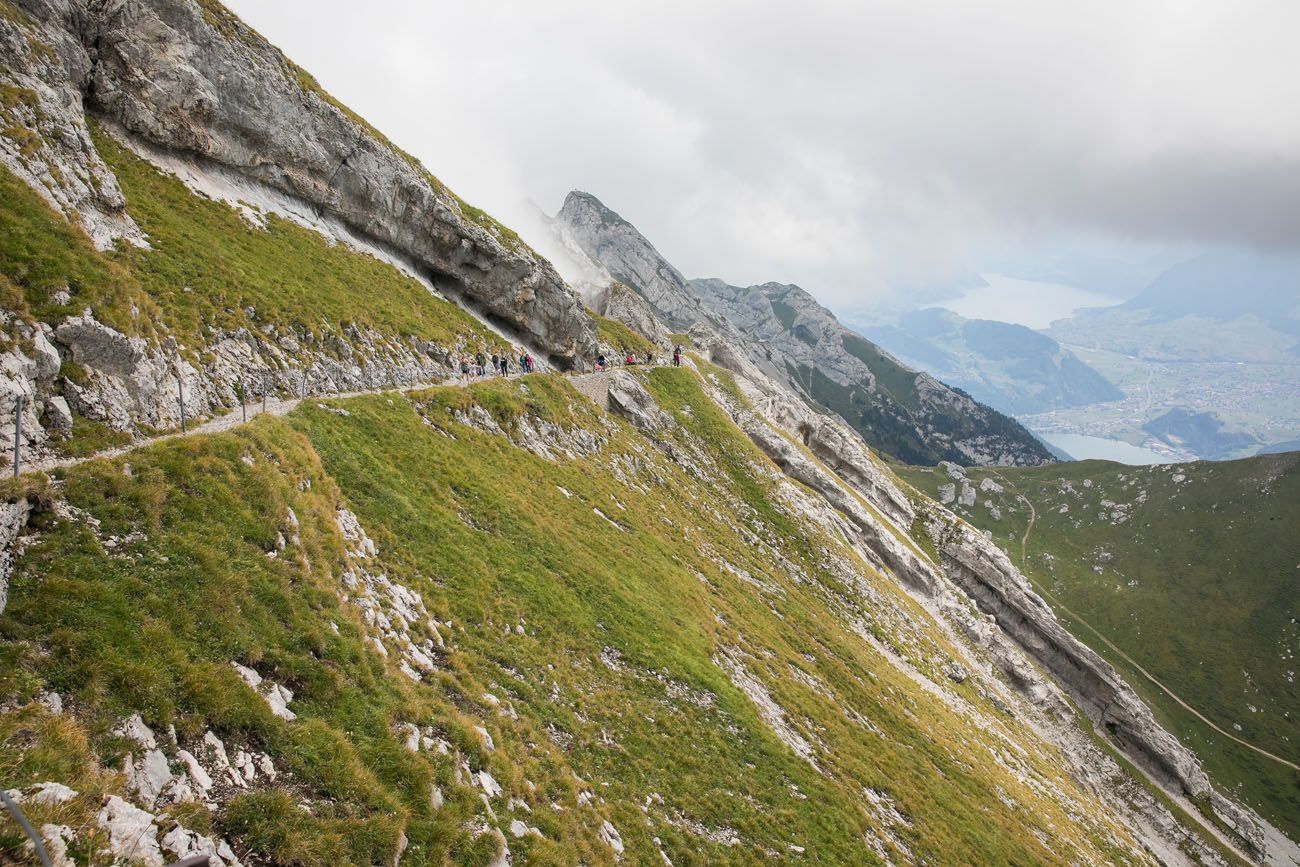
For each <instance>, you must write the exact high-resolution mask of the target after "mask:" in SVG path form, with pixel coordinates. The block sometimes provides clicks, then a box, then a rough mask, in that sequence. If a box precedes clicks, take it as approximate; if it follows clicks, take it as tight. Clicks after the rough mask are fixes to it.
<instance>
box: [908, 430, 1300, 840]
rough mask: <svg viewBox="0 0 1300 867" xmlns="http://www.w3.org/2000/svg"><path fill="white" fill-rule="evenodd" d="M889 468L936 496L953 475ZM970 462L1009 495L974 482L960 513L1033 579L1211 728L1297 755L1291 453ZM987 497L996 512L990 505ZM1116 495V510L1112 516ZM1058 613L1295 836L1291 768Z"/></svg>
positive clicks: (1221, 777)
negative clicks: (973, 497) (1001, 464)
mask: <svg viewBox="0 0 1300 867" xmlns="http://www.w3.org/2000/svg"><path fill="white" fill-rule="evenodd" d="M896 471H897V472H899V474H900V475H902V476H903V477H904V478H907V479H908V480H910V481H911V482H912V483H913V484H915V485H916V486H917V487H918V488H919V489H920V490H922V491H924V492H925V493H927V494H930V495H931V496H936V495H937V489H938V486H939V485H940V484H944V483H947V482H948V481H949V480H948V479H947V477H946V475H944V474H943V473H942V472H941V471H937V470H925V469H919V468H898V469H896ZM968 472H969V475H970V477H971V478H972V479H975V480H976V481H977V483H978V480H980V479H983V478H992V479H993V480H994V481H995V482H998V483H1000V484H1007V483H1010V487H1008V489H1007V491H1006V492H1005V493H1003V494H1000V495H999V494H992V495H990V494H980V495H979V497H980V502H979V504H977V505H976V506H975V507H974V508H966V509H961V510H959V514H962V515H963V517H965V518H966V519H967V520H969V521H971V522H972V523H973V524H974V525H975V526H976V527H979V528H981V529H987V530H989V531H990V532H991V533H992V534H993V539H994V541H996V542H998V544H1000V545H1001V546H1002V547H1004V548H1005V549H1006V551H1007V553H1008V554H1009V555H1010V556H1011V558H1012V560H1013V561H1014V562H1016V563H1018V564H1023V565H1022V568H1023V569H1024V571H1025V572H1026V574H1027V576H1028V577H1029V578H1030V580H1031V581H1032V582H1033V583H1034V585H1035V586H1036V587H1038V588H1040V589H1041V590H1042V591H1044V592H1045V593H1047V594H1050V596H1051V598H1053V599H1056V600H1059V601H1060V603H1063V604H1064V605H1065V607H1067V608H1068V609H1070V611H1072V612H1074V613H1075V614H1077V615H1078V616H1079V617H1081V618H1082V619H1083V620H1084V621H1086V623H1087V624H1089V625H1091V626H1092V627H1093V628H1095V629H1097V630H1098V631H1099V632H1101V633H1102V634H1103V635H1104V636H1106V638H1108V639H1109V640H1110V641H1112V642H1113V643H1114V644H1115V645H1116V646H1118V647H1119V648H1121V649H1122V650H1123V651H1124V652H1125V653H1127V654H1128V655H1129V656H1131V657H1132V658H1133V659H1134V660H1136V661H1137V663H1138V664H1139V665H1141V666H1142V667H1143V668H1145V669H1147V670H1148V671H1150V672H1151V673H1152V674H1153V675H1154V676H1155V677H1156V678H1157V679H1159V680H1160V681H1161V682H1162V683H1164V684H1165V685H1166V686H1168V687H1170V688H1171V689H1173V690H1174V691H1175V692H1176V693H1178V694H1179V695H1181V696H1182V697H1183V698H1184V700H1185V701H1187V702H1188V703H1189V704H1191V705H1192V706H1193V707H1195V708H1197V709H1198V710H1199V711H1200V712H1201V713H1203V714H1204V715H1205V716H1207V717H1208V718H1209V719H1211V720H1213V721H1214V722H1215V723H1216V724H1217V725H1219V726H1220V727H1221V728H1223V729H1226V730H1228V731H1231V732H1233V733H1234V734H1236V735H1237V736H1238V737H1241V738H1243V739H1245V740H1247V741H1249V742H1251V743H1254V744H1257V745H1258V746H1260V747H1262V748H1264V749H1266V750H1269V751H1270V752H1273V753H1275V754H1277V755H1280V756H1283V757H1286V758H1291V759H1292V760H1294V758H1295V756H1296V754H1297V752H1296V744H1297V743H1300V689H1298V688H1297V686H1296V684H1295V673H1296V672H1297V671H1300V666H1298V665H1297V664H1296V662H1295V657H1296V654H1297V652H1300V627H1297V625H1296V622H1295V621H1296V620H1297V619H1300V596H1297V594H1296V592H1295V587H1296V581H1297V564H1300V537H1297V535H1296V533H1295V532H1294V528H1295V527H1296V526H1300V458H1297V456H1296V455H1295V454H1287V455H1275V456H1267V457H1259V458H1250V459H1245V460H1239V461H1231V462H1224V463H1208V462H1202V463H1194V464H1179V465H1174V466H1166V467H1126V466H1122V465H1119V464H1112V463H1107V462H1102V461H1083V462H1077V463H1067V464H1060V465H1057V466H1053V467H1042V468H1035V469H1002V470H998V471H991V470H970V471H968ZM1175 475H1179V476H1182V477H1183V479H1182V480H1180V481H1174V476H1175ZM1085 483H1086V486H1085ZM1067 485H1068V490H1067V487H1066V486H1067ZM1071 491H1072V492H1071ZM1016 492H1019V493H1021V494H1023V495H1024V496H1025V497H1027V498H1028V499H1029V500H1030V501H1031V502H1032V503H1033V504H1034V507H1035V509H1036V510H1037V520H1036V521H1035V523H1034V527H1033V530H1032V532H1031V533H1030V534H1029V537H1028V540H1027V544H1026V546H1025V550H1024V557H1023V560H1022V555H1021V539H1022V537H1023V536H1024V533H1025V531H1026V529H1027V528H1028V523H1029V510H1028V508H1026V507H1025V506H1024V504H1023V503H1022V502H1021V501H1020V500H1019V499H1018V498H1017V497H1016V496H1015V494H1016ZM1103 501H1106V502H1108V503H1111V504H1113V505H1110V506H1106V505H1103ZM986 503H991V504H992V505H994V506H995V507H997V508H998V509H999V510H1000V511H1001V515H1002V516H1001V519H1000V520H995V519H994V518H993V517H992V514H991V512H990V510H989V509H988V508H987V506H986ZM1062 507H1064V508H1066V509H1067V511H1065V512H1062V511H1061V509H1062ZM1117 507H1118V508H1119V510H1120V512H1121V513H1122V514H1123V513H1127V514H1128V517H1127V518H1126V519H1123V520H1118V521H1117V520H1116V518H1115V511H1116V508H1117ZM1049 601H1050V600H1049ZM1057 613H1058V617H1060V619H1061V621H1062V623H1063V624H1064V625H1065V626H1066V627H1067V628H1069V629H1070V630H1071V631H1072V632H1073V633H1074V634H1075V636H1076V637H1078V638H1079V639H1080V640H1082V641H1083V642H1085V643H1086V644H1088V645H1090V646H1092V647H1093V648H1094V649H1095V650H1096V651H1097V652H1098V653H1100V654H1101V655H1102V656H1103V657H1105V658H1106V659H1107V660H1108V661H1109V662H1111V663H1112V664H1113V665H1115V667H1116V668H1118V669H1119V670H1120V671H1121V672H1122V673H1124V675H1125V679H1126V680H1128V682H1129V683H1130V684H1132V685H1133V686H1134V688H1136V689H1137V690H1138V691H1139V693H1141V694H1142V696H1143V697H1144V698H1145V699H1146V700H1147V701H1148V703H1149V704H1151V706H1152V707H1153V708H1154V710H1155V711H1156V713H1157V716H1158V717H1159V718H1160V719H1161V721H1162V722H1163V723H1164V724H1165V725H1166V726H1168V727H1169V728H1170V730H1171V731H1173V732H1174V733H1175V734H1176V735H1178V736H1179V738H1180V739H1182V740H1183V742H1184V743H1186V744H1187V745H1188V746H1189V747H1191V748H1192V749H1194V750H1195V751H1196V753H1197V755H1198V756H1200V757H1201V759H1202V760H1203V762H1204V764H1205V767H1206V769H1207V770H1208V771H1209V772H1210V774H1211V776H1212V778H1213V779H1214V780H1215V782H1216V784H1217V785H1218V786H1220V787H1221V788H1223V789H1225V790H1227V791H1228V792H1230V793H1231V794H1233V795H1234V796H1235V797H1238V798H1240V799H1242V800H1244V801H1245V802H1246V803H1247V804H1249V805H1250V806H1252V807H1254V808H1255V809H1256V810H1258V811H1259V812H1260V813H1261V814H1262V815H1263V816H1265V818H1267V819H1269V820H1270V821H1272V822H1274V823H1275V824H1277V825H1278V827H1280V828H1282V829H1283V830H1284V831H1286V832H1287V833H1288V834H1289V835H1290V836H1292V837H1293V838H1294V837H1296V836H1298V835H1300V774H1297V773H1296V772H1295V771H1292V770H1290V769H1288V768H1285V767H1283V766H1281V765H1278V764H1277V763H1275V762H1273V761H1270V760H1269V759H1267V758H1265V757H1262V756H1260V755H1258V754H1256V753H1254V752H1253V751H1251V750H1249V749H1246V748H1244V747H1242V746H1240V745H1238V744H1236V743H1234V742H1233V741H1231V740H1229V739H1227V738H1225V737H1223V736H1222V735H1220V734H1218V733H1216V732H1214V731H1213V730H1212V729H1210V728H1209V727H1207V726H1206V725H1205V724H1204V723H1202V722H1200V721H1199V720H1197V719H1196V718H1195V717H1194V716H1193V715H1191V714H1189V713H1187V712H1186V711H1185V710H1184V709H1183V708H1181V707H1180V706H1179V705H1178V704H1177V703H1176V702H1175V701H1173V699H1171V698H1170V697H1169V696H1168V695H1167V694H1165V693H1164V692H1163V691H1161V690H1160V689H1159V688H1158V687H1156V686H1154V685H1153V684H1151V683H1150V682H1149V681H1147V680H1146V679H1145V678H1143V677H1142V675H1141V674H1140V673H1138V672H1137V671H1136V670H1135V669H1134V668H1133V667H1132V666H1131V665H1130V664H1129V663H1128V662H1126V661H1125V660H1124V659H1123V658H1122V657H1120V656H1119V655H1118V654H1116V653H1114V652H1113V651H1112V650H1111V649H1110V648H1109V647H1107V646H1106V645H1105V644H1104V643H1103V642H1101V641H1099V640H1098V639H1097V637H1096V635H1095V634H1093V633H1092V631H1091V630H1090V629H1088V627H1087V626H1085V625H1084V624H1083V623H1080V622H1078V621H1077V620H1076V619H1075V618H1074V617H1072V616H1070V615H1069V614H1066V613H1065V612H1064V611H1061V610H1059V606H1058V612H1057ZM1252 708H1254V710H1252ZM1236 726H1240V729H1237V728H1235V727H1236Z"/></svg>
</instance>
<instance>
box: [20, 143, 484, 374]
mask: <svg viewBox="0 0 1300 867" xmlns="http://www.w3.org/2000/svg"><path fill="white" fill-rule="evenodd" d="M96 143H97V145H98V147H99V150H100V153H101V155H102V156H103V157H104V159H105V161H106V162H107V163H108V164H109V166H110V167H111V168H112V169H113V170H114V173H115V174H116V175H117V177H118V180H119V182H120V183H121V186H122V189H123V192H124V193H125V194H126V198H127V210H128V211H129V213H130V214H131V216H132V217H134V218H135V220H136V222H137V223H139V225H140V227H141V228H142V229H143V230H144V231H145V232H146V234H147V235H148V236H149V239H150V242H151V244H152V249H150V250H140V249H136V248H133V247H131V248H125V249H122V250H120V251H117V252H110V253H99V252H97V251H96V250H95V249H94V248H93V246H92V245H91V244H90V241H89V240H88V239H87V238H86V237H85V235H84V234H82V233H81V232H80V231H79V230H77V229H76V228H74V227H72V226H70V225H69V224H68V222H67V221H66V220H64V219H63V217H62V216H60V215H59V214H57V213H55V212H54V211H53V210H51V209H50V208H49V206H48V205H46V204H45V202H44V201H43V200H42V199H41V198H40V197H39V196H37V195H36V194H35V193H34V192H32V191H31V190H30V189H29V188H27V187H26V185H24V184H23V183H22V182H21V181H19V180H18V179H17V178H15V177H14V176H13V175H12V174H10V173H9V172H8V171H7V170H4V169H0V192H3V199H4V203H5V205H4V207H3V208H0V275H3V276H0V291H3V293H4V294H3V299H2V300H3V303H4V306H5V308H6V309H8V310H13V311H17V312H19V313H20V314H22V315H25V316H27V317H29V318H34V319H38V320H42V321H46V322H50V323H57V322H59V321H62V319H63V318H64V317H66V316H69V315H74V314H76V313H80V312H81V310H82V309H84V308H86V307H90V308H91V309H92V310H94V312H95V315H96V317H97V318H99V319H100V320H101V321H103V322H105V323H107V324H109V325H112V326H113V327H115V328H118V329H120V330H121V331H124V332H126V333H127V334H131V335H141V336H146V337H150V336H156V335H160V334H166V335H171V336H174V337H175V338H176V339H177V340H179V341H180V342H182V343H184V344H186V345H188V346H189V347H190V348H191V349H196V348H199V347H202V345H203V344H204V342H205V339H206V337H207V334H208V333H209V332H208V330H209V329H210V328H224V329H235V328H241V327H242V328H249V329H256V328H261V327H262V326H264V325H267V324H270V325H271V326H272V329H273V333H277V334H278V333H287V329H288V328H289V327H294V328H296V329H298V330H300V331H306V332H311V333H312V334H314V335H315V336H317V337H320V336H322V335H323V334H324V333H326V332H330V333H334V334H341V333H342V332H343V329H344V327H345V326H347V325H356V326H358V327H362V328H371V329H374V330H376V331H379V332H380V333H382V334H384V335H386V336H389V337H390V339H401V338H404V337H408V336H412V337H418V338H421V339H424V340H429V341H432V342H435V343H438V344H440V345H448V346H449V345H452V344H453V343H455V341H456V339H457V338H465V339H471V340H475V341H481V342H485V343H495V342H499V341H498V339H497V338H495V337H494V336H493V335H492V334H491V332H489V331H488V330H487V329H486V328H484V327H483V326H482V325H481V324H480V323H479V322H478V321H477V320H475V319H474V318H473V317H472V316H470V315H469V314H468V313H465V312H463V311H461V310H460V309H459V308H457V307H456V306H455V305H453V304H451V303H449V302H446V301H442V300H440V299H438V298H435V297H433V296H432V295H430V294H429V292H428V291H427V290H426V289H425V288H424V287H423V286H422V285H421V284H420V283H419V282H418V281H416V280H415V279H413V278H411V277H408V276H406V275H405V274H402V273H401V272H400V271H398V270H397V269H396V268H394V267H393V266H391V265H389V264H387V263H385V262H381V261H379V260H378V259H375V258H373V257H371V256H368V255H364V254H361V253H357V252H355V251H353V250H351V249H349V248H347V247H344V246H341V245H333V246H331V245H330V244H329V243H327V242H326V241H325V239H324V238H322V237H321V236H320V235H318V234H317V233H315V232H313V231H310V230H308V229H304V228H302V227H300V226H297V225H295V224H293V223H290V222H288V221H286V220H282V219H279V218H277V217H274V216H271V217H268V218H267V228H266V229H265V230H262V229H259V228H255V227H253V226H250V225H249V224H248V223H247V222H245V221H244V220H243V219H242V218H241V217H240V216H239V215H238V214H237V213H236V212H235V211H234V210H232V209H231V208H229V207H227V206H225V205H224V204H220V203H218V202H213V201H209V200H207V199H204V198H201V197H199V196H195V195H192V194H191V193H190V192H189V190H188V189H187V188H186V187H185V186H184V185H183V184H182V183H181V182H180V181H178V180H176V179H174V178H171V177H169V176H166V175H164V174H162V173H160V172H158V171H157V170H156V169H154V168H153V167H152V166H150V165H149V164H148V163H146V162H144V161H143V160H140V159H139V158H137V157H135V156H134V155H132V154H130V153H129V152H127V151H126V150H125V149H124V148H122V147H121V146H120V145H118V144H117V143H116V142H115V141H113V140H112V139H111V138H110V137H108V136H106V135H102V134H100V135H97V136H96ZM64 286H67V287H68V288H70V289H71V300H69V301H68V302H67V303H66V304H63V305H56V304H55V301H54V299H53V297H52V296H53V295H54V293H55V291H56V290H58V289H60V288H63V287H64ZM245 307H252V308H254V310H255V311H256V313H255V315H254V317H253V319H252V320H250V319H249V318H248V317H247V316H246V315H245V312H244V308H245Z"/></svg>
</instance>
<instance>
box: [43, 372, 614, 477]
mask: <svg viewBox="0 0 1300 867" xmlns="http://www.w3.org/2000/svg"><path fill="white" fill-rule="evenodd" d="M535 375H537V374H512V375H511V376H509V377H506V378H508V379H519V378H521V377H524V376H535ZM589 375H590V376H599V375H600V374H589ZM496 378H500V377H495V376H491V375H488V376H481V377H473V378H471V379H461V378H460V377H453V378H449V379H443V380H437V381H432V380H431V381H426V382H416V383H412V384H410V385H400V386H391V385H390V386H384V387H383V388H372V389H364V390H362V391H343V392H329V393H322V394H311V395H308V396H307V397H293V398H287V399H284V398H276V397H268V398H267V399H266V401H265V404H263V402H262V401H261V400H256V401H253V402H250V403H248V404H247V405H246V406H245V409H246V410H247V413H248V418H247V419H245V418H244V411H243V410H240V409H235V410H233V411H231V412H229V413H226V414H225V415H221V416H217V417H216V418H211V419H208V420H207V421H205V422H203V423H202V424H197V425H192V426H190V427H189V428H187V429H186V430H185V431H184V432H183V433H182V432H181V431H171V432H169V433H165V434H159V435H158V436H155V437H147V438H144V439H137V440H132V441H131V442H129V443H126V444H125V445H121V446H114V447H113V448H108V449H102V450H100V451H97V452H92V453H90V454H88V455H79V456H77V457H73V458H46V459H44V460H39V461H30V462H24V463H23V465H22V468H21V469H22V472H23V473H39V472H49V471H50V470H56V469H60V468H62V467H74V466H76V465H77V464H84V463H86V462H87V461H94V460H99V459H100V458H114V457H117V456H119V455H124V454H128V453H129V452H133V451H135V450H136V449H142V448H146V447H148V446H151V445H153V444H155V443H160V442H165V441H167V440H174V439H177V438H179V437H187V436H196V435H199V434H209V433H218V432H220V431H227V430H232V429H234V428H237V427H239V426H240V425H243V424H246V423H247V422H250V421H252V420H253V419H254V418H256V417H257V416H259V415H272V416H282V415H288V414H289V413H290V412H292V411H293V410H294V409H295V408H296V407H297V406H298V405H299V404H300V403H302V402H303V401H305V400H308V401H310V400H338V399H340V398H349V397H362V396H363V395H367V394H406V393H408V392H412V391H421V390H423V389H426V388H464V387H465V386H468V385H472V384H474V383H478V382H487V381H489V380H491V379H496ZM264 405H265V409H263V406H264Z"/></svg>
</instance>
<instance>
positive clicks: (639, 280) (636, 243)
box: [555, 190, 727, 333]
mask: <svg viewBox="0 0 1300 867" xmlns="http://www.w3.org/2000/svg"><path fill="white" fill-rule="evenodd" d="M555 219H556V222H557V223H559V224H560V225H561V226H562V227H563V230H564V232H565V234H566V235H567V236H568V237H569V238H572V239H573V241H574V242H576V243H577V244H578V245H579V246H580V247H581V248H582V250H583V251H585V252H586V253H587V255H589V256H591V257H592V258H593V259H595V260H596V261H597V262H599V263H600V264H601V265H603V266H604V267H605V268H606V269H608V271H609V273H610V274H611V275H612V276H613V277H614V279H616V280H618V281H620V282H622V283H624V284H626V285H628V286H630V287H632V288H633V289H635V290H636V291H637V292H638V293H640V295H641V297H643V298H645V299H646V301H648V302H650V305H651V307H653V308H654V311H655V313H656V315H658V316H659V317H660V318H661V319H663V321H664V322H665V323H666V324H667V325H668V326H669V327H670V328H677V329H680V330H686V329H689V328H691V327H692V326H694V325H697V324H706V325H709V326H711V327H713V328H715V329H718V330H720V331H722V332H724V333H725V332H726V330H727V329H726V327H725V323H723V322H722V321H721V320H720V319H718V317H716V316H714V315H713V314H712V313H711V312H710V311H709V309H708V308H707V307H705V306H704V304H703V303H701V301H700V299H699V298H698V297H697V296H696V294H695V293H694V292H693V291H692V290H691V288H690V284H688V283H687V281H686V278H685V277H683V276H682V274H681V272H680V271H678V270H677V269H676V268H674V267H673V266H672V265H671V264H669V263H668V260H666V259H664V257H663V256H661V255H659V251H658V250H656V249H655V248H654V246H653V245H651V243H650V242H649V241H648V240H646V238H645V236H644V235H642V234H641V233H640V232H638V231H637V229H636V227H635V226H633V225H632V224H631V223H629V222H628V221H627V220H624V219H623V218H622V217H620V216H619V215H618V214H616V213H614V212H613V211H611V210H610V209H609V208H607V207H605V206H604V205H603V204H602V203H601V201H600V200H599V199H597V198H596V197H595V196H593V195H591V194H590V193H583V192H579V191H577V190H575V191H573V192H571V193H569V195H568V196H566V197H565V199H564V206H563V207H561V208H560V212H559V214H557V215H556V218H555Z"/></svg>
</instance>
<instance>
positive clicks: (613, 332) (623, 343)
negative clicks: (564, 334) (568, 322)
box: [587, 310, 655, 358]
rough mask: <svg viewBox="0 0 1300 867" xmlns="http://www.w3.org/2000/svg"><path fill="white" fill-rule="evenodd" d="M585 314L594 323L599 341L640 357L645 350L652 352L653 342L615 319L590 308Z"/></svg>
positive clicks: (643, 354) (653, 348)
mask: <svg viewBox="0 0 1300 867" xmlns="http://www.w3.org/2000/svg"><path fill="white" fill-rule="evenodd" d="M587 315H588V316H590V317H591V320H592V321H593V322H595V323H596V339H597V340H599V341H600V342H601V343H605V344H608V345H609V346H612V347H614V348H615V350H617V351H624V350H626V351H629V352H632V353H633V354H635V355H637V356H638V357H640V358H644V357H645V354H646V353H647V352H654V350H655V345H654V344H653V343H651V342H650V341H649V340H647V339H646V338H644V337H642V336H641V335H640V334H637V333H636V332H635V331H633V330H632V329H631V328H628V327H627V326H626V325H624V324H623V323H622V322H619V321H618V320H617V319H609V318H607V317H605V316H601V315H600V314H599V313H595V312H593V311H591V310H588V311H587Z"/></svg>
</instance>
